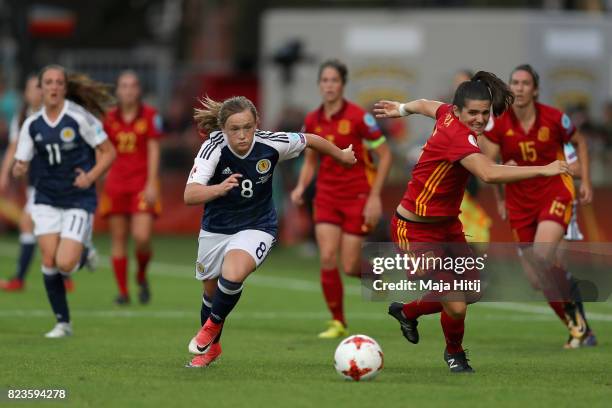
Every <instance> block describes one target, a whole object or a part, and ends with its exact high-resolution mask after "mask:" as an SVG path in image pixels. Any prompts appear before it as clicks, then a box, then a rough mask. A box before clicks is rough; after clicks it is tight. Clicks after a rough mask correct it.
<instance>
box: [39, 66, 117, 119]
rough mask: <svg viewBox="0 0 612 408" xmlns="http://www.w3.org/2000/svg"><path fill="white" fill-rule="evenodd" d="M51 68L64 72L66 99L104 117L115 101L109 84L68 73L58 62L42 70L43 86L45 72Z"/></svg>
mask: <svg viewBox="0 0 612 408" xmlns="http://www.w3.org/2000/svg"><path fill="white" fill-rule="evenodd" d="M50 69H56V70H58V71H61V72H63V73H64V79H65V81H66V99H70V100H72V101H74V102H75V103H78V104H79V105H81V106H83V107H84V108H85V109H86V110H88V111H89V112H91V113H92V114H93V115H95V116H97V117H98V118H102V117H104V115H105V113H106V108H107V107H108V106H109V105H112V104H113V103H114V102H115V99H114V98H113V96H112V94H111V92H110V90H111V87H110V86H109V85H107V84H104V83H102V82H98V81H94V80H93V79H91V78H90V77H89V76H87V75H85V74H81V73H70V74H68V73H67V72H66V69H65V68H64V67H63V66H61V65H57V64H52V65H47V66H46V67H44V68H43V69H41V70H40V73H39V74H38V81H39V83H40V84H41V86H42V77H43V75H44V73H45V72H46V71H48V70H50Z"/></svg>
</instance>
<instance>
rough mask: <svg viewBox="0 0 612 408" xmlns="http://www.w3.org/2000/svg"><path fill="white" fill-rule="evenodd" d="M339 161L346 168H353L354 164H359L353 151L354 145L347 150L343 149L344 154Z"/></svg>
mask: <svg viewBox="0 0 612 408" xmlns="http://www.w3.org/2000/svg"><path fill="white" fill-rule="evenodd" d="M337 160H338V162H339V163H340V164H342V165H344V166H346V167H351V166H352V165H353V164H355V163H357V159H356V158H355V152H354V151H353V145H352V144H351V145H349V147H347V148H346V149H342V153H341V154H340V157H339V158H338V159H337Z"/></svg>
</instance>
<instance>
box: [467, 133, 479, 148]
mask: <svg viewBox="0 0 612 408" xmlns="http://www.w3.org/2000/svg"><path fill="white" fill-rule="evenodd" d="M468 142H470V144H471V145H472V146H474V147H478V142H477V141H476V138H475V137H474V135H469V136H468Z"/></svg>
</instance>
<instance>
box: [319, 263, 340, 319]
mask: <svg viewBox="0 0 612 408" xmlns="http://www.w3.org/2000/svg"><path fill="white" fill-rule="evenodd" d="M321 286H322V288H323V296H324V297H325V301H326V302H327V308H328V309H329V311H330V312H331V314H332V317H333V319H334V320H339V321H341V322H342V324H343V325H345V326H346V322H345V320H344V307H343V304H342V302H343V298H344V294H343V287H342V278H341V277H340V272H339V271H338V268H334V269H321Z"/></svg>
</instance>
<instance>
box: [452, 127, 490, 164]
mask: <svg viewBox="0 0 612 408" xmlns="http://www.w3.org/2000/svg"><path fill="white" fill-rule="evenodd" d="M449 139H450V140H449V144H448V149H447V151H446V159H447V160H448V161H450V162H451V163H454V162H456V161H459V160H461V159H463V158H464V157H466V156H469V155H470V154H473V153H482V152H481V151H480V148H479V147H478V142H477V140H476V137H475V136H474V135H472V134H471V133H468V132H458V133H457V134H454V135H452V136H451V137H449Z"/></svg>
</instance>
